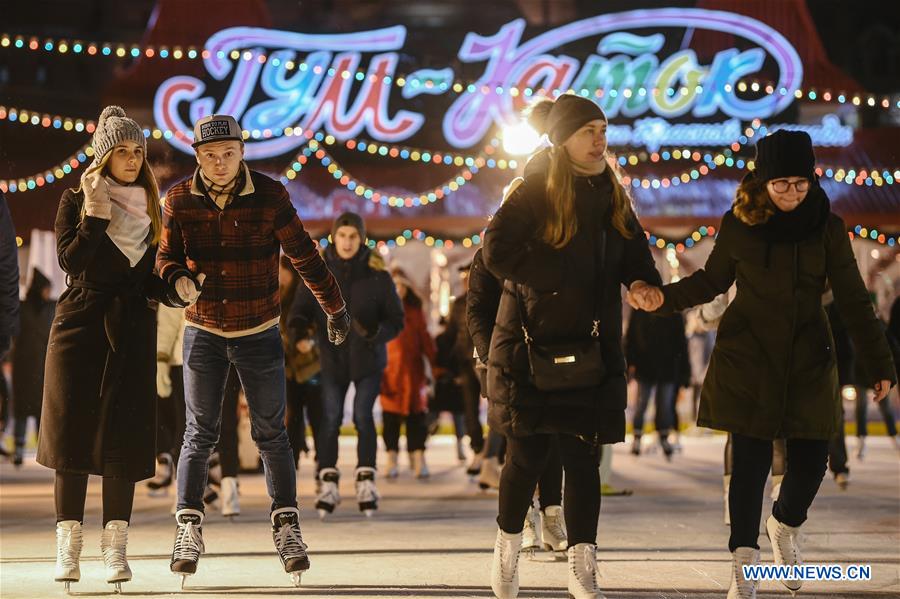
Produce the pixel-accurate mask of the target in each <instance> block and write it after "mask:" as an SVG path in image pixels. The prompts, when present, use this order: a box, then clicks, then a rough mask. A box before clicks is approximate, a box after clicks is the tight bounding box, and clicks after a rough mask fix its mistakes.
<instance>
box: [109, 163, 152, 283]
mask: <svg viewBox="0 0 900 599" xmlns="http://www.w3.org/2000/svg"><path fill="white" fill-rule="evenodd" d="M106 184H107V189H108V190H109V200H110V203H111V204H112V219H111V220H110V222H109V226H108V227H107V228H106V234H107V235H108V236H109V238H110V239H111V240H112V242H113V243H114V244H116V247H118V248H119V249H120V250H121V251H122V253H123V254H125V257H126V258H128V262H129V264H131V266H132V267H134V266H135V265H136V264H137V263H138V262H140V261H141V258H143V257H144V253H145V252H146V251H147V238H148V237H149V235H150V215H149V214H147V190H146V189H144V188H143V187H141V186H140V185H128V186H126V185H119V184H118V183H116V182H115V181H114V180H113V179H112V178H110V177H106Z"/></svg>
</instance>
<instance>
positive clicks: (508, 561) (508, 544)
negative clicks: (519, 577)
mask: <svg viewBox="0 0 900 599" xmlns="http://www.w3.org/2000/svg"><path fill="white" fill-rule="evenodd" d="M513 545H514V543H513V541H512V540H509V541H505V540H503V538H501V537H498V538H497V546H498V547H499V549H500V577H501V578H502V579H503V582H512V581H513V579H514V578H515V577H516V570H518V568H519V552H518V551H515V547H514V546H513Z"/></svg>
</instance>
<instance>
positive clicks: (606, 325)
mask: <svg viewBox="0 0 900 599" xmlns="http://www.w3.org/2000/svg"><path fill="white" fill-rule="evenodd" d="M547 164H548V163H547V156H546V153H544V154H539V155H538V156H536V157H535V158H534V159H532V160H531V162H530V163H529V166H528V168H526V171H525V180H524V182H523V183H522V184H521V185H520V186H519V187H518V188H517V189H516V190H515V191H513V192H512V193H511V194H510V196H509V197H508V198H507V200H506V201H505V202H504V204H503V205H502V206H501V207H500V209H499V210H498V211H497V214H496V215H495V216H494V218H493V219H492V220H491V224H490V225H489V226H488V229H487V232H486V233H485V242H484V262H485V265H486V266H487V267H488V268H489V269H490V270H491V272H493V273H494V275H496V276H497V277H498V278H500V279H502V280H504V283H503V296H502V297H501V299H500V308H499V310H498V313H497V319H496V327H495V329H494V333H493V336H492V338H491V347H490V352H489V358H488V398H489V399H490V402H491V404H490V412H489V423H490V426H491V428H493V429H495V430H498V431H500V432H502V433H504V434H512V435H513V436H524V435H530V434H534V433H543V432H548V433H553V432H563V433H572V434H580V435H588V436H592V437H594V440H595V441H597V442H600V443H613V442H617V441H621V440H622V439H623V438H624V435H625V414H624V410H625V403H626V397H625V358H624V356H623V354H622V299H621V298H622V289H621V286H622V285H626V286H628V285H630V284H631V283H633V282H634V281H638V280H644V281H647V282H648V283H650V284H659V282H660V277H659V273H658V272H657V271H656V268H655V266H654V263H653V258H652V256H651V254H650V250H649V247H648V245H647V239H646V237H645V235H644V231H643V228H642V227H641V225H640V223H639V222H638V220H637V218H636V217H632V218H631V219H630V228H631V231H632V235H631V238H630V239H626V238H625V237H624V236H622V235H621V234H620V233H619V232H618V231H617V230H616V229H615V227H613V225H612V222H611V220H610V217H611V209H610V207H611V197H612V181H611V179H610V177H609V175H608V174H606V173H604V174H602V175H599V176H596V177H592V178H586V177H577V178H576V180H575V192H576V197H575V209H576V214H577V217H578V231H577V233H576V234H575V235H574V237H573V238H572V240H571V241H570V242H569V244H568V245H566V246H565V247H564V248H562V249H559V250H557V249H553V248H552V247H550V246H548V245H547V244H545V243H544V242H543V241H541V240H540V238H539V235H540V231H541V224H542V223H543V222H544V219H545V218H546V210H547V208H546V206H547V204H546V200H545V191H544V190H545V177H544V172H546V168H547ZM601 231H605V238H606V243H605V246H606V249H605V260H604V264H603V266H602V267H601V266H600V264H599V262H600V261H599V260H598V258H599V256H600V253H601V251H602V250H601V248H600V247H599V246H600V245H601V244H599V243H597V240H598V239H600V238H601ZM517 289H518V293H519V294H520V295H521V298H522V303H523V304H524V306H525V312H526V314H525V318H526V322H527V323H528V326H529V332H530V333H531V335H532V337H533V338H534V339H535V341H536V342H537V343H550V342H553V341H572V340H577V339H583V338H585V337H587V336H588V335H590V332H591V325H592V320H593V315H594V310H595V303H596V300H599V303H597V305H598V306H599V320H600V343H601V347H602V352H603V358H604V362H605V366H606V371H607V376H606V378H605V380H604V382H603V384H602V385H600V386H598V387H596V388H589V389H583V390H577V391H566V392H556V393H548V392H543V391H540V390H538V389H537V388H536V387H535V386H534V385H533V384H532V383H531V382H530V375H529V367H528V356H527V349H526V347H525V341H524V338H523V334H522V328H521V324H520V316H519V308H518V302H517V300H516V290H517ZM598 293H601V294H602V295H601V296H600V297H599V298H598V297H597V294H598Z"/></svg>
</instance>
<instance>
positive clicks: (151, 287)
mask: <svg viewBox="0 0 900 599" xmlns="http://www.w3.org/2000/svg"><path fill="white" fill-rule="evenodd" d="M92 143H93V148H94V161H93V162H92V163H91V165H90V166H89V167H88V169H87V170H86V171H85V172H84V174H83V175H82V177H81V185H80V187H79V189H78V190H77V191H76V190H72V189H69V190H66V191H65V192H64V193H63V195H62V199H61V200H60V202H59V208H58V210H57V213H56V249H57V255H58V258H59V265H60V267H61V268H62V269H63V271H64V272H65V273H66V275H67V277H66V282H67V288H66V290H65V291H63V293H62V295H61V296H60V298H59V301H58V303H57V305H56V314H55V316H54V320H53V324H52V326H51V329H50V340H49V344H48V350H47V359H46V367H45V370H44V397H43V407H42V410H41V427H40V430H41V435H40V438H39V442H38V453H37V461H38V463H39V464H42V465H44V466H46V467H48V468H52V469H54V470H55V471H56V482H55V487H54V496H55V500H56V522H57V524H56V541H57V557H56V572H55V579H56V580H57V581H59V582H64V583H65V584H66V587H68V586H69V584H70V583H71V582H77V581H78V580H79V579H80V577H81V570H80V568H79V557H80V554H81V546H82V525H83V522H84V503H85V497H86V493H87V484H88V475H89V474H95V475H98V476H102V477H103V534H102V536H101V539H100V544H101V551H102V554H103V560H104V563H105V566H106V580H107V582H109V583H111V584H115V585H116V586H117V587H120V586H121V583H122V582H125V581H128V580H131V569H130V567H129V566H128V561H127V559H126V544H127V540H128V532H129V521H130V519H131V509H132V504H133V501H134V485H135V482H137V481H139V480H143V479H145V478H150V477H151V476H153V472H154V466H155V454H156V385H155V381H156V310H155V309H154V306H153V305H152V304H151V303H150V302H148V300H152V301H154V302H164V303H166V304H167V305H171V306H178V305H183V304H182V303H181V300H180V299H179V298H178V296H177V294H176V291H175V289H174V288H173V287H172V286H170V285H168V284H166V283H165V282H164V281H163V280H162V279H160V278H159V277H158V276H156V275H155V274H154V272H153V263H154V259H155V258H156V249H157V244H158V242H159V238H160V231H161V225H160V214H159V191H158V188H157V185H156V179H155V178H154V176H153V172H152V171H151V170H150V165H149V163H148V162H147V158H146V149H147V143H146V140H145V138H144V134H143V131H142V129H141V127H140V125H138V124H137V123H136V122H135V121H133V120H132V119H130V118H128V117H127V116H126V115H125V111H124V110H122V109H121V108H119V107H118V106H108V107H106V108H105V109H104V110H103V112H102V113H101V114H100V119H99V120H98V121H97V128H96V130H95V132H94V138H93V142H92Z"/></svg>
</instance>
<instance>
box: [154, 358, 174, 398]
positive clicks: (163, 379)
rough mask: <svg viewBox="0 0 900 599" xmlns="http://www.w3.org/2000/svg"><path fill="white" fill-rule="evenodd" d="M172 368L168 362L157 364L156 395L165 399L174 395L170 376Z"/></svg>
mask: <svg viewBox="0 0 900 599" xmlns="http://www.w3.org/2000/svg"><path fill="white" fill-rule="evenodd" d="M170 368H171V367H170V366H169V363H168V362H163V361H162V360H160V361H159V362H157V363H156V394H157V395H159V396H160V397H163V398H165V397H170V396H171V395H172V377H171V376H170V374H169V370H170Z"/></svg>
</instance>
